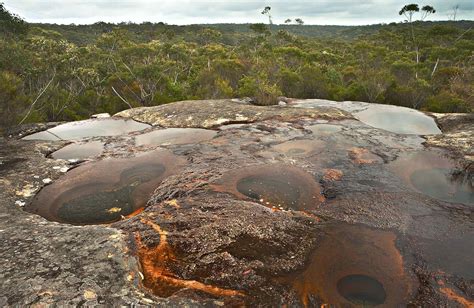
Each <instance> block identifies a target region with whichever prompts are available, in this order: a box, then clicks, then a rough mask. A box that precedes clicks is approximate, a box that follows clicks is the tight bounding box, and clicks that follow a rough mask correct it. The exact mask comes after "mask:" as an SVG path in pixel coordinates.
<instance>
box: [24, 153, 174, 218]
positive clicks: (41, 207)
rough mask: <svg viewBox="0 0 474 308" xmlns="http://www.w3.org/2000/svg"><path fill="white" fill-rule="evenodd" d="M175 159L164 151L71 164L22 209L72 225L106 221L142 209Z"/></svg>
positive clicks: (166, 174) (172, 169) (167, 173)
mask: <svg viewBox="0 0 474 308" xmlns="http://www.w3.org/2000/svg"><path fill="white" fill-rule="evenodd" d="M179 161H180V160H179V159H177V158H176V157H174V156H173V155H172V154H170V153H168V152H165V151H155V152H149V153H147V154H144V155H140V156H137V157H133V158H126V159H105V160H102V161H99V162H94V163H89V164H85V165H83V166H80V167H78V168H75V169H73V170H71V171H70V172H68V173H67V174H66V175H64V176H63V177H62V178H60V179H59V180H58V181H56V182H54V183H53V184H51V185H48V186H46V187H45V188H43V189H42V190H41V191H40V192H39V193H38V194H37V195H36V196H35V198H34V199H33V201H32V203H31V204H29V205H27V206H26V208H25V209H26V210H27V211H28V212H31V213H35V214H38V215H41V216H43V217H45V218H46V219H48V220H52V221H57V222H63V223H70V224H76V225H84V224H101V223H110V222H114V221H118V220H120V219H121V218H122V217H124V216H128V215H131V214H133V213H134V212H137V211H140V210H141V209H143V208H144V207H145V205H146V203H147V202H148V200H149V198H150V197H151V195H152V194H153V192H154V190H155V189H156V188H157V187H158V186H159V184H160V183H161V181H162V180H163V179H164V178H166V177H167V176H168V175H170V174H172V173H173V172H174V171H175V169H177V166H178V163H179Z"/></svg>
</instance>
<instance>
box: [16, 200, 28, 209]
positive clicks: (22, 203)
mask: <svg viewBox="0 0 474 308" xmlns="http://www.w3.org/2000/svg"><path fill="white" fill-rule="evenodd" d="M15 204H16V205H18V206H21V207H24V206H25V204H26V202H23V201H21V200H17V201H15Z"/></svg>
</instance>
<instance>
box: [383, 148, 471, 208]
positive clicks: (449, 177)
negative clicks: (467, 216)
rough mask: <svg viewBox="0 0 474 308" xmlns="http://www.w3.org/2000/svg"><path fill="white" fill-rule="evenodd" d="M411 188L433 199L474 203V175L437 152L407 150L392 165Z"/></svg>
mask: <svg viewBox="0 0 474 308" xmlns="http://www.w3.org/2000/svg"><path fill="white" fill-rule="evenodd" d="M389 168H390V169H391V170H392V171H393V172H394V173H395V174H397V175H398V176H399V177H400V178H401V179H402V180H403V181H404V182H405V183H407V184H408V185H409V186H410V187H411V188H412V189H414V190H416V191H418V192H420V193H422V194H425V195H428V196H430V197H432V198H434V199H438V200H442V201H446V202H453V203H463V204H469V205H474V187H473V176H472V175H468V174H462V173H456V172H455V171H456V166H455V164H454V163H453V162H452V161H451V160H449V159H448V158H446V157H443V156H442V155H441V154H439V153H437V152H428V151H423V152H417V153H411V154H405V155H403V156H401V157H400V158H399V159H397V160H396V161H395V162H393V163H391V164H390V165H389Z"/></svg>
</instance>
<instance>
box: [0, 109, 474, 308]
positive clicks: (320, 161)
mask: <svg viewBox="0 0 474 308" xmlns="http://www.w3.org/2000/svg"><path fill="white" fill-rule="evenodd" d="M305 103H306V106H305ZM319 103H320V102H315V100H311V101H309V102H304V101H303V102H297V103H296V104H295V103H294V102H291V103H289V104H288V105H287V106H285V107H256V106H249V105H245V104H241V103H238V102H234V101H230V100H219V101H190V102H179V103H174V104H170V105H165V106H159V107H152V108H138V109H132V110H127V111H124V112H121V113H120V114H119V116H121V117H130V118H133V119H134V120H136V121H139V122H144V123H148V124H151V125H153V127H152V128H149V129H145V130H143V131H139V132H131V133H128V134H123V135H120V136H111V137H105V136H103V137H93V138H89V139H85V140H82V141H76V142H75V143H87V142H100V143H101V144H103V145H104V146H103V151H102V152H100V154H97V153H95V154H94V155H92V156H91V157H90V158H89V159H87V160H78V161H76V160H69V161H68V160H59V159H52V158H49V157H50V156H49V155H50V154H51V153H52V152H54V151H56V150H58V149H60V148H62V147H64V146H65V145H68V144H70V142H69V141H51V142H44V141H25V140H17V139H15V138H8V139H2V140H0V146H1V147H0V161H1V164H0V181H1V183H0V185H1V187H2V189H1V190H0V222H1V224H0V240H1V244H0V262H1V263H2V271H1V272H0V304H1V305H2V306H24V305H45V304H53V303H54V304H57V305H98V304H103V305H106V306H111V305H135V304H137V305H150V306H159V305H163V306H164V305H166V306H170V305H171V306H182V305H188V306H223V305H229V306H239V305H247V306H280V305H289V306H303V305H307V306H320V305H322V304H325V303H332V304H337V305H351V304H355V303H356V302H357V301H359V302H358V303H360V300H362V301H363V302H365V303H369V304H370V303H373V304H376V303H379V304H380V303H385V304H386V305H390V306H392V305H413V306H426V307H428V306H450V307H451V306H452V307H458V306H469V305H472V304H473V297H474V285H473V281H474V265H473V261H472V255H473V253H474V219H473V204H474V197H473V196H472V173H470V171H469V170H470V169H466V168H465V166H466V159H468V158H469V157H467V158H466V156H469V155H470V154H469V153H470V152H469V151H472V139H471V138H472V134H471V135H470V136H469V135H467V134H464V133H465V132H469V131H471V132H472V130H473V123H472V117H470V116H468V115H452V116H443V115H435V117H436V119H437V122H438V123H439V124H440V128H441V130H442V131H443V134H441V135H436V136H419V135H417V134H398V133H392V132H390V131H387V130H383V129H378V128H374V127H371V126H369V125H367V124H364V123H362V122H360V121H358V120H356V119H355V117H354V116H352V115H351V112H354V113H355V112H357V111H360V110H362V109H365V108H370V105H367V104H364V103H353V104H352V105H351V103H350V102H344V103H341V106H343V107H341V108H342V109H343V110H345V111H342V109H341V110H340V109H337V107H338V106H339V105H338V103H336V102H327V101H324V102H323V103H325V104H326V106H320V105H318V104H319ZM328 105H329V106H328ZM361 108H362V109H361ZM459 119H463V120H462V121H461V120H459ZM162 127H167V128H175V127H176V128H177V127H193V128H213V129H214V133H213V134H207V136H209V137H207V138H195V139H194V140H193V138H192V137H191V136H186V138H179V137H178V136H177V137H176V140H177V142H176V144H174V143H173V141H170V140H169V139H166V142H159V140H153V142H150V143H149V144H147V143H146V142H143V138H142V139H141V141H140V142H139V145H138V142H137V137H138V136H143V135H144V134H149V133H151V132H154V131H157V130H162ZM45 128H49V126H48V127H45ZM415 128H416V127H415ZM27 131H28V132H29V133H30V132H34V131H35V129H34V128H32V127H27ZM192 132H194V131H189V133H190V134H191V133H192ZM446 132H447V133H446ZM21 133H22V128H18V129H17V130H15V136H17V135H18V134H21ZM180 133H181V132H180ZM182 133H183V134H186V131H182ZM12 134H13V133H12ZM157 135H158V136H160V134H157ZM164 135H166V134H164ZM22 136H24V134H22ZM166 138H167V137H166ZM447 140H450V141H447ZM190 142H191V143H190ZM469 144H470V145H471V148H470V149H469V148H468V147H469ZM438 146H440V147H441V148H440V147H438ZM156 150H159V151H167V153H170V154H172V155H174V156H175V157H177V159H179V160H180V161H183V163H182V164H181V167H180V169H179V171H177V172H170V173H167V174H168V176H167V177H166V178H164V179H163V181H161V182H160V183H159V184H157V185H158V186H157V187H156V190H155V192H154V193H153V196H152V197H151V198H150V200H149V202H148V205H147V207H146V208H145V209H144V210H143V211H141V212H140V211H138V212H137V213H135V214H134V216H132V217H129V218H125V217H123V219H121V220H119V221H116V222H114V223H111V224H108V225H87V226H73V225H68V224H60V223H55V222H50V221H47V220H45V219H44V218H42V217H40V216H36V215H34V214H30V213H28V212H25V211H24V210H23V206H24V205H25V204H27V205H29V204H30V203H31V202H34V200H35V198H34V196H35V194H37V193H38V191H39V190H40V189H41V188H42V187H43V186H44V185H46V183H47V184H48V185H55V183H60V182H62V181H63V180H64V179H66V180H67V179H68V178H67V177H68V175H70V174H72V173H68V172H67V171H68V169H70V168H77V169H76V170H75V172H74V174H80V170H83V169H80V168H84V170H86V169H87V168H88V165H90V164H91V162H90V161H104V160H107V159H111V158H120V159H127V158H131V157H136V156H139V155H142V154H143V153H150V152H151V153H153V152H152V151H156ZM420 153H421V154H420ZM471 154H472V152H471ZM146 155H150V154H146ZM406 155H408V156H406ZM410 155H414V157H415V158H416V159H420V158H419V157H429V159H427V160H426V164H425V161H423V164H421V163H419V161H418V160H411V156H410ZM420 155H421V156H420ZM405 156H406V157H405ZM463 157H464V158H463ZM401 158H403V159H401ZM410 164H414V166H412V165H410ZM165 165H166V164H165ZM165 167H166V166H165ZM169 168H174V167H172V166H171V164H170V166H169ZM89 169H90V168H89ZM142 169H143V168H142ZM144 169H146V168H144ZM265 170H270V171H271V172H270V171H268V172H266V171H265ZM431 170H448V171H449V173H446V175H444V173H440V174H441V176H439V174H438V173H435V174H434V175H431V176H428V177H427V178H428V179H429V180H431V178H434V179H436V180H438V182H436V183H438V184H436V185H438V186H436V187H437V189H435V191H434V192H433V189H432V186H430V185H431V184H432V182H430V181H428V182H426V183H425V182H424V181H422V182H419V181H418V180H416V179H418V178H419V176H418V175H419V174H421V175H424V174H425V173H424V172H431ZM443 172H444V171H443ZM265 174H270V175H271V176H268V177H265ZM134 177H136V178H137V179H141V178H140V177H139V174H136V173H126V178H127V179H134ZM437 177H438V178H437ZM421 178H426V176H425V177H423V176H422V177H421ZM446 178H448V180H446ZM60 179H61V180H60ZM288 179H292V180H290V181H288ZM456 179H457V181H456ZM91 180H92V179H91ZM141 180H142V181H143V179H141ZM299 180H302V181H304V183H303V184H298V185H294V183H295V182H298V181H299ZM415 180H416V181H415ZM50 182H51V183H50ZM132 182H133V181H132ZM439 183H441V184H439ZM439 185H442V186H439ZM443 185H444V186H449V187H448V188H449V189H447V190H446V192H445V193H444V190H443V187H444V186H443ZM466 185H467V186H466ZM469 185H471V186H469ZM132 186H133V185H132ZM81 189H83V190H84V191H85V193H86V192H87V189H86V188H81ZM50 191H55V189H51V190H50ZM294 200H296V201H294ZM301 200H304V203H305V205H307V204H306V203H311V206H299V205H300V204H299V203H300V202H302V201H301ZM311 200H314V202H311ZM39 206H42V205H41V204H40V205H39ZM91 210H93V208H92V209H91ZM118 210H120V209H118ZM358 279H359V280H360V279H365V280H364V281H365V283H366V284H368V285H371V286H372V289H370V288H369V289H370V290H368V289H367V290H363V291H362V294H363V296H364V298H354V295H353V294H351V291H350V290H351V286H352V285H351V283H353V281H358ZM380 285H382V289H381V288H380ZM373 290H376V291H373ZM364 292H365V293H364Z"/></svg>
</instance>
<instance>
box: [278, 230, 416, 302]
mask: <svg viewBox="0 0 474 308" xmlns="http://www.w3.org/2000/svg"><path fill="white" fill-rule="evenodd" d="M324 231H325V234H324V235H323V237H322V239H321V240H320V243H319V245H318V248H317V249H316V251H315V252H314V253H313V256H312V258H311V260H310V264H309V265H308V266H307V267H306V269H305V270H304V271H303V272H301V273H295V274H291V275H289V276H288V277H285V278H282V279H279V280H280V281H282V282H284V283H289V284H291V285H292V286H293V288H294V289H295V290H296V292H297V293H298V294H299V296H300V298H301V300H302V301H303V303H304V304H305V305H306V306H308V304H309V302H310V301H311V299H318V300H319V301H321V302H322V303H325V304H333V305H336V306H350V305H351V304H352V305H363V306H375V305H381V304H383V305H384V306H386V307H397V306H403V305H404V304H406V303H407V302H408V300H409V299H410V296H411V292H412V290H415V288H413V286H412V282H411V279H410V278H409V277H408V275H407V273H406V272H405V268H404V264H403V259H402V256H401V254H400V252H399V251H398V249H397V248H396V246H395V241H396V236H395V234H394V233H392V232H388V231H382V230H374V229H370V228H367V227H363V226H358V225H348V224H344V223H338V224H337V225H327V226H326V227H325V229H324Z"/></svg>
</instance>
